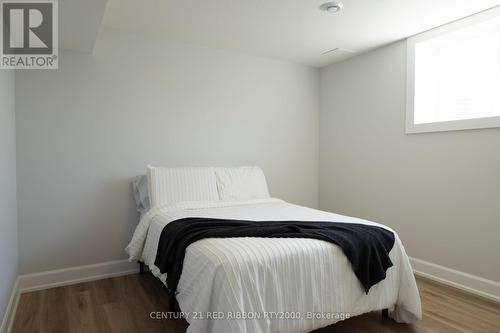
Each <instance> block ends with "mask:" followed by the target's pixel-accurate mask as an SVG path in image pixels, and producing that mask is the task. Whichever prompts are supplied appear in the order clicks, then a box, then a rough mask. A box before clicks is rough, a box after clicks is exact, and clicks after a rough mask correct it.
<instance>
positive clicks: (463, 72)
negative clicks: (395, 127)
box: [406, 8, 500, 133]
mask: <svg viewBox="0 0 500 333" xmlns="http://www.w3.org/2000/svg"><path fill="white" fill-rule="evenodd" d="M407 52H408V69H407V70H408V77H407V79H408V83H407V89H408V91H407V95H408V96H407V103H408V104H407V111H406V112H407V114H406V133H420V132H434V131H450V130H461V129H472V128H486V127H500V9H498V8H495V9H493V10H490V11H487V12H483V13H481V14H478V15H475V16H471V17H469V18H467V19H464V20H461V21H457V22H454V23H451V24H448V25H445V26H442V27H439V28H436V29H433V30H430V31H427V32H424V33H422V34H420V35H417V36H414V37H411V38H409V39H408V51H407Z"/></svg>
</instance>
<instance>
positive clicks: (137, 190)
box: [132, 175, 150, 215]
mask: <svg viewBox="0 0 500 333" xmlns="http://www.w3.org/2000/svg"><path fill="white" fill-rule="evenodd" d="M132 188H133V190H134V198H135V204H136V206H137V211H138V212H139V213H140V214H141V215H142V214H144V213H146V212H147V211H148V210H149V208H150V204H149V190H148V178H147V177H146V175H141V176H137V177H135V178H134V180H133V181H132Z"/></svg>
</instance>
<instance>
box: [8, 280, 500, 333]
mask: <svg viewBox="0 0 500 333" xmlns="http://www.w3.org/2000/svg"><path fill="white" fill-rule="evenodd" d="M417 283H418V286H419V289H420V295H421V298H422V307H423V313H424V315H423V320H422V321H419V322H417V323H415V324H412V325H405V324H397V323H395V322H394V321H392V320H384V319H382V318H381V315H380V313H369V314H365V315H362V316H359V317H355V318H351V319H349V320H346V321H343V322H339V323H337V324H335V325H332V326H329V327H326V328H323V329H320V330H317V331H314V333H333V332H335V333H343V332H349V333H357V332H359V333H361V332H370V333H378V332H393V333H397V332H401V333H434V332H458V333H466V332H477V333H498V332H500V304H497V303H494V302H490V301H487V300H484V299H482V298H479V297H476V296H474V295H470V294H467V293H465V292H462V291H460V290H457V289H454V288H450V287H447V286H444V285H441V284H437V283H435V282H432V281H429V280H426V279H422V278H418V279H417ZM168 309H169V306H168V298H167V296H166V291H165V289H164V287H163V285H162V284H161V282H159V281H158V280H157V279H156V278H154V277H153V276H152V275H150V274H145V275H138V274H134V275H127V276H122V277H116V278H111V279H106V280H99V281H93V282H86V283H80V284H76V285H72V286H66V287H59V288H53V289H48V290H41V291H35V292H30V293H26V294H23V295H21V298H20V300H19V307H18V310H17V314H16V317H15V320H14V325H13V329H12V332H13V333H17V332H22V333H28V332H40V333H43V332H64V333H66V332H72V333H73V332H103V333H104V332H105V333H108V332H134V333H135V332H168V333H171V332H172V333H177V332H178V333H181V332H182V333H184V332H185V331H186V328H187V326H188V325H187V323H186V322H185V321H184V320H182V319H178V320H174V319H164V320H163V319H162V320H158V319H150V312H151V311H168Z"/></svg>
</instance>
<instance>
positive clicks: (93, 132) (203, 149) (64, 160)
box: [16, 30, 319, 273]
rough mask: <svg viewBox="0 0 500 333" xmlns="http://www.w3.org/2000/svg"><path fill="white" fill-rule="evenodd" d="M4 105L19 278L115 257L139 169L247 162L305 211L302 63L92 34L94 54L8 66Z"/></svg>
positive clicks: (308, 105) (313, 170)
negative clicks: (9, 92)
mask: <svg viewBox="0 0 500 333" xmlns="http://www.w3.org/2000/svg"><path fill="white" fill-rule="evenodd" d="M16 102H17V106H16V107H17V127H18V130H17V139H18V161H17V162H18V191H19V198H18V200H19V242H20V246H19V248H20V270H21V273H31V272H39V271H44V270H50V269H56V268H63V267H70V266H76V265H84V264H92V263H98V262H104V261H109V260H115V259H120V258H125V253H124V250H123V249H124V247H125V246H126V244H127V243H128V241H129V240H130V237H131V235H132V232H133V229H134V227H135V225H136V223H137V215H136V214H135V211H134V203H133V199H132V193H131V185H130V180H131V178H132V177H133V176H135V175H137V174H141V173H143V172H144V170H145V166H146V164H148V163H151V164H154V165H162V166H191V165H220V166H224V165H228V166H229V165H246V164H251V165H260V166H262V168H263V169H264V172H265V173H266V176H267V178H268V182H269V185H270V191H271V194H272V195H273V196H276V197H281V198H284V199H286V200H289V201H291V202H295V203H299V204H304V205H307V206H317V201H318V198H317V196H318V149H319V148H318V116H319V72H318V70H316V69H311V68H308V67H304V66H299V65H294V64H291V63H286V62H281V61H276V60H271V59H265V58H258V57H251V56H247V55H242V54H238V53H233V52H228V51H222V50H216V49H209V48H202V47H194V46H188V45H180V44H161V45H157V41H155V40H152V39H147V38H142V37H141V36H129V35H125V34H123V33H118V32H113V31H110V30H102V31H101V33H100V35H99V38H98V41H97V45H96V49H95V55H94V56H90V55H85V54H77V53H70V52H62V53H61V54H60V69H59V70H57V71H48V70H44V71H34V70H30V71H20V72H19V74H18V76H17V78H16Z"/></svg>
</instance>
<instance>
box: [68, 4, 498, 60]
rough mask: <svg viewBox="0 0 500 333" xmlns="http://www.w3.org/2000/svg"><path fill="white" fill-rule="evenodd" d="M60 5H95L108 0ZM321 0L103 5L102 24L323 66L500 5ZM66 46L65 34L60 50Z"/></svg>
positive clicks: (171, 38) (161, 36)
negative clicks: (331, 9) (337, 6)
mask: <svg viewBox="0 0 500 333" xmlns="http://www.w3.org/2000/svg"><path fill="white" fill-rule="evenodd" d="M61 2H71V3H75V6H76V7H85V8H90V7H91V6H95V7H96V8H97V7H98V6H102V4H103V3H104V2H105V1H104V0H86V1H77V0H62V1H61ZM323 2H326V0H325V1H318V0H108V3H107V6H106V9H105V12H104V18H103V20H102V25H103V26H105V27H108V28H114V29H120V30H125V31H130V32H135V33H147V34H152V35H155V36H158V38H162V39H165V40H173V41H177V42H184V43H192V44H198V45H203V46H209V47H217V48H224V49H231V50H236V51H241V52H245V53H248V54H253V55H259V56H265V57H272V58H277V59H283V60H288V61H292V62H296V63H301V64H305V65H310V66H315V67H322V66H325V65H327V64H330V63H333V62H336V61H340V60H343V59H345V58H347V57H349V56H353V55H356V54H359V53H362V52H365V51H367V50H370V49H373V48H376V47H379V46H381V45H384V44H388V43H391V42H394V41H396V40H400V39H402V38H406V37H408V36H411V35H414V34H416V33H419V32H422V31H425V30H428V29H431V28H433V27H436V26H439V25H442V24H444V23H447V22H451V21H453V20H456V19H459V18H462V17H465V16H468V15H471V14H473V13H477V12H479V11H482V10H485V9H488V8H491V7H494V6H497V5H500V0H343V2H344V9H343V10H342V11H341V12H340V13H337V14H331V13H327V12H324V11H320V10H319V6H320V5H321V4H322V3H323ZM77 3H78V4H77ZM80 3H85V5H83V4H80ZM63 6H64V4H63ZM75 12H76V14H78V15H77V16H74V17H75V19H76V20H77V21H78V20H80V21H82V20H85V21H86V20H87V18H86V17H85V16H84V15H81V9H79V10H75ZM94 16H95V15H94ZM62 17H63V20H64V16H62ZM66 20H68V18H66ZM87 22H88V21H87ZM79 23H80V22H79ZM63 25H64V22H63ZM83 26H85V24H84V25H83ZM75 38H81V32H80V33H79V34H77V35H75ZM94 38H95V36H94ZM70 43H71V41H69V40H65V38H64V32H63V40H62V44H63V47H64V46H65V45H66V44H70ZM335 48H338V49H339V50H337V51H333V52H329V53H326V54H323V53H324V52H326V51H329V50H332V49H335ZM346 50H349V51H354V52H352V53H351V52H348V51H346Z"/></svg>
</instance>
